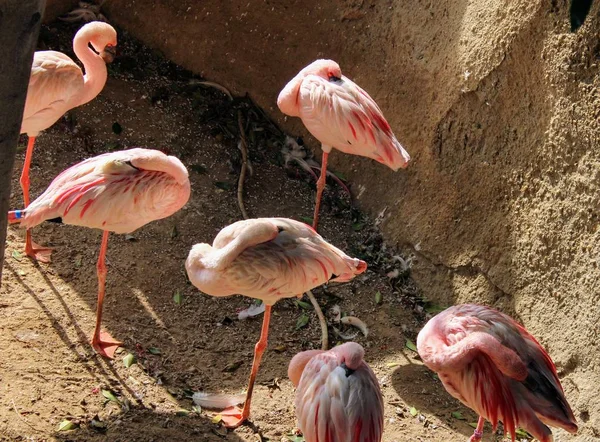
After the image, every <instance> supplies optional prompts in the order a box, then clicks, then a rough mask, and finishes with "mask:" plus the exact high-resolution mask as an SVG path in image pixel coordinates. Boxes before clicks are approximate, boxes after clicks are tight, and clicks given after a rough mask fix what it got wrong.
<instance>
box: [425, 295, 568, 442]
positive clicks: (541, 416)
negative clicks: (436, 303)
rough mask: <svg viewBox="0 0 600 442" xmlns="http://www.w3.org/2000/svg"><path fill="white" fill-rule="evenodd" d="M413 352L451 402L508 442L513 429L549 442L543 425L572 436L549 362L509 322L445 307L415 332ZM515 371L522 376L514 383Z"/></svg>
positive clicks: (470, 308)
mask: <svg viewBox="0 0 600 442" xmlns="http://www.w3.org/2000/svg"><path fill="white" fill-rule="evenodd" d="M417 347H418V351H419V355H421V358H422V359H423V362H424V363H425V365H427V366H428V367H430V368H431V369H432V370H435V371H436V372H437V373H438V374H439V377H440V380H441V381H442V383H443V384H444V387H445V388H446V390H448V392H449V393H450V394H451V395H452V396H454V397H455V398H457V399H459V400H460V401H461V402H463V403H464V404H465V405H466V406H468V407H470V408H472V409H473V410H475V411H476V412H477V413H479V414H480V415H481V416H483V417H484V418H485V419H487V420H489V421H490V422H491V423H492V425H493V426H494V428H495V427H496V425H497V423H498V421H502V422H503V423H504V428H505V430H506V431H507V432H509V433H510V435H511V438H512V440H514V439H515V436H516V428H517V427H518V426H522V427H523V428H525V429H526V430H528V431H529V432H530V433H531V434H533V435H534V436H535V437H537V438H538V439H539V440H540V441H542V442H546V441H550V440H551V435H552V432H551V431H550V429H549V428H548V427H547V426H546V425H552V426H557V427H561V428H564V429H565V430H567V431H569V432H573V433H574V432H576V431H577V424H576V422H575V417H574V416H573V412H572V410H571V407H570V406H569V404H568V402H567V400H566V398H565V396H564V392H563V389H562V386H561V384H560V380H559V379H558V376H557V374H556V368H555V366H554V363H553V362H552V359H551V358H550V356H549V355H548V353H547V352H546V351H545V350H544V348H543V347H542V346H541V345H540V344H539V343H538V342H537V341H536V339H535V338H534V337H533V336H532V335H531V334H529V332H527V330H525V328H523V327H522V326H521V325H520V324H518V323H517V322H515V321H514V320H513V319H512V318H510V317H509V316H507V315H504V314H503V313H501V312H498V311H496V310H494V309H490V308H488V307H484V306H479V305H469V304H466V305H459V306H454V307H450V308H449V309H447V310H445V311H444V312H442V313H440V314H439V315H437V316H435V317H434V318H433V319H431V320H430V321H429V322H428V323H427V324H426V326H425V327H424V328H423V330H421V332H420V333H419V336H418V339H417ZM515 357H516V358H517V359H514V358H515ZM515 364H516V365H515ZM521 366H523V367H524V368H525V369H526V371H525V373H524V374H523V376H519V377H517V376H516V373H521ZM511 373H515V374H514V375H511Z"/></svg>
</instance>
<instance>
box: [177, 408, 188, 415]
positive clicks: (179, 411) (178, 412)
mask: <svg viewBox="0 0 600 442" xmlns="http://www.w3.org/2000/svg"><path fill="white" fill-rule="evenodd" d="M189 414H190V411H189V410H185V409H183V408H182V409H181V410H177V411H176V412H175V416H188V415H189Z"/></svg>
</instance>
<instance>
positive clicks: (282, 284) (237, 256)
mask: <svg viewBox="0 0 600 442" xmlns="http://www.w3.org/2000/svg"><path fill="white" fill-rule="evenodd" d="M272 231H274V233H273V235H271V234H269V233H268V232H272ZM253 232H256V235H254V234H253ZM262 232H267V234H266V235H265V236H264V240H259V241H253V240H252V238H253V237H258V236H261V237H262V235H263V233H262ZM242 234H244V235H245V236H246V237H248V238H250V240H249V244H243V243H242V244H239V247H236V248H235V250H232V251H228V247H230V245H231V244H237V243H235V241H236V238H238V237H239V236H240V235H242ZM221 259H225V260H226V261H227V265H220V264H219V261H220V260H221ZM186 269H187V271H188V275H189V276H190V280H191V281H192V283H194V285H195V286H196V287H198V288H199V289H200V290H202V291H204V292H205V293H208V294H210V295H212V296H230V295H234V294H243V295H245V296H249V297H253V298H257V299H262V300H263V301H264V302H265V303H267V304H274V303H275V302H276V301H277V300H278V299H280V298H289V297H293V296H297V295H299V294H301V293H304V292H305V291H307V290H310V289H313V288H315V287H317V286H319V285H321V284H324V283H326V282H327V281H330V280H332V278H333V277H334V276H336V277H337V278H336V279H337V281H340V282H341V281H349V280H350V279H352V278H353V277H354V276H355V275H357V274H360V273H362V272H363V271H364V270H365V269H366V263H365V262H364V261H361V260H359V259H356V258H351V257H349V256H348V255H346V254H345V253H344V252H342V251H341V250H340V249H338V248H336V247H334V246H332V245H331V244H329V243H327V242H326V241H325V240H324V239H323V238H322V237H321V236H320V235H319V234H317V233H316V232H315V231H314V230H313V229H312V228H311V227H310V226H307V225H306V224H304V223H301V222H298V221H294V220H291V219H286V218H258V219H249V220H244V221H238V222H236V223H234V224H232V225H230V226H228V227H226V228H224V229H223V230H221V232H220V233H219V234H218V235H217V237H216V238H215V240H214V242H213V245H212V246H210V245H208V244H197V245H196V246H194V248H192V251H191V252H190V256H189V257H188V260H187V262H186ZM336 279H334V281H335V280H336Z"/></svg>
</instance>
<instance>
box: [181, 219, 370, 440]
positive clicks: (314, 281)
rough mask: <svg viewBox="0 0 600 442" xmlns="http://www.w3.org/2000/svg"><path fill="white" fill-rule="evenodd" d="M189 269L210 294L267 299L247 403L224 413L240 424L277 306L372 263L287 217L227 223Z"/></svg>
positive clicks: (193, 255) (198, 248)
mask: <svg viewBox="0 0 600 442" xmlns="http://www.w3.org/2000/svg"><path fill="white" fill-rule="evenodd" d="M185 268H186V270H187V274H188V277H189V279H190V281H191V282H192V284H194V285H195V286H196V287H197V288H198V289H200V290H201V291H202V292H204V293H206V294H208V295H211V296H231V295H235V294H240V295H244V296H249V297H251V298H255V299H261V300H262V301H263V302H264V304H265V313H264V318H263V324H262V329H261V334H260V339H259V341H258V342H257V343H256V346H255V349H254V361H253V362H252V370H251V372H250V380H249V382H248V392H247V393H246V401H245V403H244V408H243V410H239V409H238V408H235V409H230V410H227V411H226V412H224V413H222V415H223V421H224V423H225V424H226V425H227V426H228V427H230V428H235V427H237V426H239V425H240V424H242V423H243V422H244V421H245V420H246V419H247V418H248V416H249V415H250V402H251V400H252V391H253V389H254V382H255V380H256V374H257V373H258V368H259V366H260V361H261V359H262V355H263V353H264V351H265V349H266V348H267V336H268V333H269V321H270V319H271V307H272V305H273V304H275V302H277V301H278V300H279V299H282V298H291V297H294V296H299V295H301V294H302V293H303V292H305V291H307V290H310V289H313V288H315V287H317V286H319V285H321V284H324V283H326V282H328V281H334V282H347V281H350V280H351V279H352V278H354V276H356V275H358V274H360V273H362V272H364V271H365V270H366V268H367V264H366V263H365V262H364V261H361V260H360V259H356V258H351V257H350V256H348V255H346V254H345V253H344V252H342V251H341V250H340V249H338V248H336V247H334V246H332V245H331V244H329V243H328V242H327V241H325V240H324V239H323V238H322V237H321V235H319V234H318V233H317V232H315V231H314V229H312V228H311V227H310V226H308V225H306V224H304V223H301V222H298V221H294V220H291V219H287V218H258V219H248V220H243V221H238V222H235V223H233V224H231V225H229V226H227V227H225V228H224V229H222V230H221V231H220V232H219V234H218V235H217V236H216V238H215V239H214V241H213V244H212V246H211V245H210V244H196V245H195V246H194V247H192V250H191V251H190V254H189V256H188V258H187V261H186V263H185Z"/></svg>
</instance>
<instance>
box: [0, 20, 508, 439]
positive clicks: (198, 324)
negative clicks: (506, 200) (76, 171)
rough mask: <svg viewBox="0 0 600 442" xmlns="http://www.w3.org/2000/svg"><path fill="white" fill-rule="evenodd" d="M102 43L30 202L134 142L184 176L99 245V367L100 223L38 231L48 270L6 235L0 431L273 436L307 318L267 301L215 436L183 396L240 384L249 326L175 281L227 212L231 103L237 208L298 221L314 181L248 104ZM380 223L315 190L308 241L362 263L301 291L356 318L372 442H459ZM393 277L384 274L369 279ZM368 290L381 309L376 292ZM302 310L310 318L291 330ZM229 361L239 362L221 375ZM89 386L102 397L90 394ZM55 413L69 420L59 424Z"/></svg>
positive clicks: (149, 56)
mask: <svg viewBox="0 0 600 442" xmlns="http://www.w3.org/2000/svg"><path fill="white" fill-rule="evenodd" d="M74 29H75V28H74V27H73V26H70V25H51V26H50V27H45V28H44V29H43V31H42V34H41V44H40V47H41V48H46V47H51V48H53V49H57V50H62V51H64V52H66V53H68V54H70V49H69V39H70V37H71V36H72V35H73V33H74ZM119 39H120V56H119V58H118V59H117V61H116V62H115V63H114V64H113V65H111V66H110V79H109V81H108V83H107V86H106V88H105V89H104V91H103V92H102V93H101V95H100V96H99V97H98V98H97V99H95V100H94V101H93V102H91V103H90V104H89V105H86V106H84V107H82V108H79V109H76V110H74V111H72V112H70V113H69V115H68V116H67V117H66V118H64V119H62V120H61V121H60V122H58V123H57V124H56V125H55V126H54V127H52V128H51V129H50V130H48V131H47V132H45V133H44V134H42V135H41V136H40V137H39V138H38V141H37V144H36V151H35V154H34V159H33V165H32V195H34V196H35V195H38V194H39V193H41V192H42V191H43V189H44V188H45V186H46V185H47V184H48V183H49V182H50V181H51V179H52V178H53V177H54V176H55V175H56V174H57V173H59V172H60V171H61V170H62V169H64V168H65V167H67V166H68V165H71V164H73V163H76V162H78V161H80V160H82V159H84V158H87V157H89V156H91V155H94V154H99V153H101V152H105V151H110V150H116V149H120V148H124V147H133V146H146V147H155V148H160V149H162V150H164V151H166V152H168V153H170V154H173V155H177V156H178V157H179V158H181V159H182V161H183V162H184V163H185V164H186V165H187V166H188V167H189V169H190V177H191V181H192V188H193V194H192V198H191V200H190V202H189V203H188V204H187V205H186V207H185V208H184V209H182V210H181V211H180V212H178V213H177V214H175V215H174V216H172V217H170V218H168V219H165V220H162V221H158V222H155V223H152V224H150V225H147V226H146V227H144V228H142V229H140V230H139V231H137V232H135V233H134V235H133V237H130V238H129V237H124V236H117V235H112V236H111V237H110V240H109V249H108V260H109V273H108V282H107V301H106V304H105V314H104V318H105V319H104V327H105V328H106V329H107V330H108V331H110V333H111V334H112V335H113V336H114V337H116V338H119V339H122V340H123V341H124V342H125V346H124V347H123V349H122V350H121V351H120V353H119V354H118V357H117V358H116V359H115V360H114V361H108V360H104V359H102V358H100V357H98V356H97V355H95V354H94V352H93V351H92V350H91V348H90V346H89V344H88V339H89V337H90V334H91V332H92V330H93V325H94V317H95V316H94V315H95V301H96V275H95V262H96V259H97V253H98V247H99V240H100V232H99V231H93V230H88V229H84V228H77V227H72V226H65V225H57V224H52V223H46V224H43V225H41V226H39V227H38V228H36V229H35V230H34V238H35V239H36V240H37V241H38V242H39V243H42V244H45V245H49V246H52V247H53V248H55V253H54V255H53V261H52V263H51V264H48V265H44V264H41V265H37V264H34V263H32V262H31V261H30V260H29V259H28V258H26V257H24V256H22V255H20V253H19V252H20V251H21V250H22V246H23V236H24V235H23V232H22V231H20V230H18V229H16V228H13V227H11V228H10V230H9V236H8V244H7V249H6V255H5V259H6V261H5V267H4V280H3V284H2V288H1V290H0V351H1V353H2V358H1V359H0V440H11V441H14V440H23V441H24V440H28V441H42V440H64V441H67V440H68V441H88V440H106V441H152V440H154V441H180V440H190V439H193V440H207V441H209V440H210V441H213V440H214V441H218V440H228V441H238V440H244V441H255V440H274V441H279V440H287V435H288V434H292V433H293V432H294V429H295V417H294V409H293V394H294V392H293V388H292V386H291V384H290V382H289V380H288V379H287V377H286V372H287V364H288V362H289V360H290V359H291V357H292V356H293V355H294V354H295V353H297V352H298V351H300V350H302V349H308V348H315V347H318V346H319V337H320V330H319V328H318V322H317V320H316V316H315V315H314V313H313V311H312V310H310V309H309V310H307V311H304V310H303V309H302V308H301V307H299V306H298V305H297V304H296V303H295V302H294V301H292V300H286V301H282V302H279V303H278V304H277V305H276V307H275V317H274V319H273V321H272V325H271V334H270V343H269V350H268V352H267V353H266V356H265V358H264V360H263V361H264V362H263V366H262V369H261V371H260V374H259V378H258V383H259V386H258V388H257V389H256V390H255V400H254V402H253V411H252V419H251V422H252V424H253V425H248V426H244V427H241V428H239V429H237V430H235V431H226V430H225V429H224V428H222V427H221V425H220V424H215V423H212V421H211V419H212V416H213V414H212V413H210V412H207V411H205V410H202V411H200V412H195V411H192V402H191V400H190V398H189V394H190V392H192V391H207V392H221V391H223V392H229V393H239V392H241V391H243V389H244V388H245V383H246V379H247V374H248V371H249V367H250V364H251V361H252V350H253V346H254V342H255V341H256V340H257V338H258V334H259V330H260V318H254V319H250V320H246V321H238V320H237V315H236V311H237V310H238V309H240V308H245V307H247V306H248V305H249V304H250V302H251V301H250V300H248V299H246V298H242V297H233V298H229V299H213V298H210V297H208V296H205V295H203V294H201V293H199V292H198V291H197V290H196V289H195V288H194V287H193V286H191V285H190V284H189V282H188V281H187V279H186V276H185V272H184V268H183V263H184V260H185V257H186V256H187V253H188V251H189V249H190V247H191V245H192V244H195V243H197V242H210V241H212V238H213V237H214V235H215V234H216V232H218V230H219V229H220V228H221V227H223V226H224V225H227V224H228V223H230V222H232V221H234V220H237V219H239V218H240V214H239V209H238V207H237V202H236V198H235V182H236V180H237V171H238V170H239V161H240V153H239V151H238V149H237V147H236V145H237V139H238V133H237V129H236V126H237V120H236V115H237V113H236V112H237V110H238V109H241V110H242V112H243V114H244V117H245V120H246V121H247V122H248V132H249V139H250V140H251V145H250V158H251V162H252V167H253V175H252V176H250V177H249V178H248V180H247V183H246V192H245V194H246V198H245V200H246V206H247V209H248V211H249V212H250V214H251V215H252V216H287V217H292V218H296V219H302V217H303V216H307V215H310V214H311V213H312V204H313V198H314V183H313V182H312V179H311V178H310V177H309V176H308V175H307V174H306V173H305V172H303V171H301V170H300V169H298V168H297V167H294V166H289V167H287V168H284V167H283V166H282V160H281V157H280V154H279V151H280V149H281V141H282V135H281V134H280V133H279V132H278V129H277V128H276V127H275V126H273V125H271V123H269V122H268V121H267V120H266V119H265V118H264V116H263V115H262V113H261V112H260V111H259V110H258V109H257V108H256V107H254V106H253V105H252V104H251V103H250V102H249V101H247V100H243V99H237V100H235V101H234V102H230V101H229V100H228V99H227V98H226V97H225V96H224V95H223V94H221V93H220V92H218V91H216V90H214V89H211V88H204V87H201V86H198V85H197V84H196V83H195V79H194V78H193V76H192V75H191V74H190V73H189V72H186V71H184V70H182V69H181V68H178V67H177V66H175V65H174V64H172V63H170V62H167V61H165V60H164V59H162V58H160V57H159V56H158V55H157V54H156V53H154V52H152V51H151V50H149V49H147V48H145V47H143V46H142V45H141V44H139V43H137V42H136V41H135V40H133V39H132V38H130V37H129V36H128V35H127V34H126V33H124V32H123V31H121V32H120V37H119ZM140 60H144V64H143V65H140ZM119 129H120V130H119ZM116 132H120V133H119V134H117V133H116ZM22 141H23V142H24V141H25V138H23V140H22ZM23 147H24V143H23V144H21V148H23ZM22 160H23V151H21V153H20V154H19V157H18V161H17V164H16V165H15V167H16V168H15V174H14V180H13V189H14V190H13V195H12V205H13V206H14V207H15V208H17V207H20V205H21V201H22V199H21V192H20V188H19V185H18V175H19V172H18V171H19V170H20V168H21V166H22ZM380 221H381V220H380V219H379V220H375V221H373V220H369V219H368V218H367V217H366V216H365V215H364V214H362V213H360V212H359V211H358V210H357V209H355V208H353V207H351V205H350V203H349V200H348V198H347V197H346V196H345V195H344V193H343V192H342V191H341V189H340V188H339V187H337V186H336V185H335V184H330V186H329V187H328V190H327V193H326V199H325V207H324V210H323V218H322V225H321V228H320V229H321V233H322V234H323V235H324V236H325V237H326V238H327V239H329V240H330V241H332V242H333V243H334V244H336V245H338V246H339V247H341V248H343V249H344V250H346V251H348V252H349V253H351V254H354V255H357V256H360V257H362V258H364V259H366V260H367V261H368V263H369V265H370V268H369V270H368V272H367V273H366V274H365V275H364V277H360V278H357V280H356V281H354V282H352V283H351V284H345V285H340V286H334V285H331V286H328V287H326V288H320V289H317V290H316V291H315V294H316V295H317V296H318V298H319V299H320V302H321V305H322V306H323V308H324V310H325V311H329V309H330V308H331V307H332V306H333V305H336V304H337V305H339V306H340V307H341V309H342V311H343V312H347V313H352V314H355V315H356V316H359V317H360V318H361V319H362V320H364V321H365V322H366V323H367V324H368V325H369V328H370V333H369V336H368V338H365V337H363V336H362V335H359V336H358V337H357V338H356V340H357V341H358V342H360V343H361V344H362V345H363V346H364V347H365V348H366V352H367V353H366V354H367V360H368V362H369V363H370V364H371V366H372V367H373V369H374V370H375V372H376V374H377V376H378V378H379V380H380V382H381V385H382V389H383V392H384V396H385V408H386V419H385V422H386V424H385V438H384V440H386V441H425V440H429V441H441V440H444V441H451V442H452V441H464V440H466V438H467V437H468V435H469V434H470V433H471V432H472V428H471V427H470V426H469V423H473V422H475V420H476V416H474V414H473V413H472V412H470V411H469V410H466V409H465V408H464V407H462V406H460V405H459V404H458V403H457V402H456V401H455V400H453V399H452V398H450V397H449V396H448V395H447V394H446V393H445V391H444V390H443V388H442V387H441V386H440V383H439V381H438V380H437V379H436V377H435V376H434V375H433V374H432V373H431V372H429V371H428V370H427V369H426V368H425V367H424V366H423V365H422V364H421V363H420V361H419V360H418V358H417V357H416V354H415V353H414V352H413V351H412V350H410V349H409V348H407V347H406V342H407V341H406V340H407V339H410V340H412V341H414V340H415V337H416V333H417V331H418V330H419V328H420V326H421V325H422V322H423V320H424V319H425V317H426V316H427V315H428V313H427V311H432V310H433V309H435V307H436V306H434V305H432V304H426V303H424V302H423V300H422V299H421V298H420V296H419V291H418V289H417V287H416V286H415V284H414V282H413V281H412V280H411V279H410V275H409V274H410V271H409V270H404V269H403V266H402V263H401V261H400V260H399V259H397V258H394V255H396V256H399V255H397V252H395V251H394V250H393V249H392V248H390V247H388V246H386V245H385V243H384V241H383V239H382V237H381V234H380V232H379V231H378V228H377V227H376V224H377V223H378V222H380ZM407 258H409V257H407V256H405V257H404V259H407ZM417 261H418V260H417ZM414 264H415V262H413V265H414ZM393 270H399V276H397V277H395V278H390V277H388V276H386V275H387V274H388V273H389V272H391V271H393ZM377 292H380V293H381V294H382V302H381V304H377V303H376V302H375V298H376V293H377ZM176 294H179V295H181V297H182V300H181V302H180V303H176V302H175V299H174V296H175V295H176ZM424 307H425V310H424ZM303 314H307V315H308V316H309V318H310V321H309V323H308V325H307V326H306V327H304V328H301V329H296V323H297V320H298V318H299V317H300V316H302V315H303ZM330 331H331V332H332V331H333V328H332V327H330ZM343 332H345V333H349V332H353V330H343ZM156 349H158V350H156ZM158 351H159V352H160V353H159V354H154V353H157V352H158ZM153 352H154V353H153ZM129 353H131V354H133V355H134V356H135V358H136V363H135V364H133V365H131V366H130V367H128V368H127V367H125V365H124V362H123V358H124V357H125V356H127V355H128V354H129ZM231 364H233V365H235V366H238V367H239V368H237V369H233V370H231V371H227V369H226V367H228V366H229V367H230V366H231ZM103 390H106V391H110V392H112V393H113V394H114V396H115V397H116V399H117V400H118V402H115V401H110V400H107V399H106V397H105V396H104V394H103ZM452 413H455V414H454V415H452ZM456 413H459V414H456ZM65 420H70V421H71V422H72V423H73V424H74V425H75V426H76V427H77V428H75V429H73V430H69V431H59V426H60V424H61V423H62V422H64V421H65ZM490 433H491V430H490V429H488V433H487V436H486V439H485V440H486V441H489V440H493V439H494V437H493V436H492V435H491V434H490ZM500 439H501V438H500Z"/></svg>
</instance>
